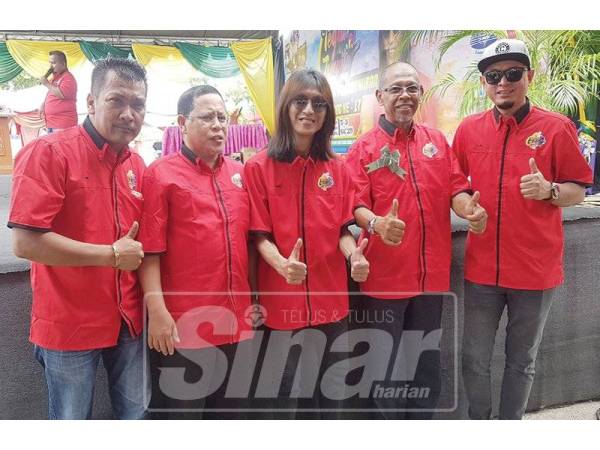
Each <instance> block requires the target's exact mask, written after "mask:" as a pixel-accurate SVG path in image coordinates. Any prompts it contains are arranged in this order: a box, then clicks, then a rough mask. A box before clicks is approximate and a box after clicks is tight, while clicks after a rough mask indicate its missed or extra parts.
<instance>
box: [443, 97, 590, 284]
mask: <svg viewBox="0 0 600 450" xmlns="http://www.w3.org/2000/svg"><path fill="white" fill-rule="evenodd" d="M452 147H453V150H454V152H455V154H456V156H457V158H458V160H459V162H460V165H461V167H462V170H463V171H464V173H465V174H466V175H468V176H470V177H471V187H472V189H473V190H474V191H479V192H480V193H481V200H480V204H481V205H482V206H483V207H484V208H485V209H486V211H487V213H488V221H487V229H486V231H485V233H483V234H481V235H475V234H472V233H469V235H468V237H467V242H466V256H465V278H466V279H467V280H469V281H471V282H473V283H478V284H485V285H495V286H502V287H506V288H511V289H530V290H541V289H549V288H553V287H556V286H558V285H559V284H561V283H562V282H563V278H564V275H563V267H562V258H563V229H562V212H561V208H560V207H557V206H555V205H553V204H552V203H550V201H543V200H542V201H540V200H526V199H525V198H523V196H522V195H521V189H520V183H521V177H522V176H524V175H527V174H529V173H531V169H530V167H529V159H530V158H534V159H535V162H536V164H537V167H538V169H539V170H540V171H541V172H542V174H543V175H544V178H545V179H546V180H548V181H552V182H556V183H564V182H573V183H578V184H581V185H584V186H585V185H591V183H592V171H591V169H590V167H589V166H588V164H587V162H586V161H585V159H584V158H583V156H582V155H581V152H580V150H579V144H578V139H577V132H576V130H575V126H574V124H573V122H572V121H571V120H570V119H568V118H567V117H565V116H563V115H561V114H557V113H553V112H549V111H545V110H543V109H541V108H537V107H535V106H534V107H530V105H529V102H527V104H526V105H524V106H523V107H522V108H521V109H520V110H519V111H517V112H516V113H515V115H514V116H511V117H508V118H506V117H503V116H501V115H500V113H499V112H498V110H497V109H495V108H494V109H491V110H489V111H486V112H483V113H480V114H475V115H472V116H470V117H467V118H466V119H465V120H464V121H463V122H462V123H461V124H460V126H459V127H458V130H457V131H456V135H455V136H454V142H453V144H452Z"/></svg>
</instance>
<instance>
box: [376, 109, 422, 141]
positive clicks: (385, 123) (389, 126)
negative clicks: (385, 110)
mask: <svg viewBox="0 0 600 450" xmlns="http://www.w3.org/2000/svg"><path fill="white" fill-rule="evenodd" d="M379 126H380V127H381V129H382V130H383V131H385V132H386V133H387V134H389V135H390V136H391V137H394V134H395V133H396V130H397V129H398V127H397V126H396V125H394V124H393V123H392V122H390V121H389V120H387V119H386V118H385V114H382V115H380V116H379ZM413 126H414V123H413V125H412V126H411V128H410V131H409V132H408V133H406V134H407V135H410V134H411V132H412V131H413ZM402 131H404V130H402Z"/></svg>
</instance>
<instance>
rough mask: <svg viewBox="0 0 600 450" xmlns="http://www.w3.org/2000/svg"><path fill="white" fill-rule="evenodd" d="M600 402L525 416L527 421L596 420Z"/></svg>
mask: <svg viewBox="0 0 600 450" xmlns="http://www.w3.org/2000/svg"><path fill="white" fill-rule="evenodd" d="M599 409H600V401H593V402H582V403H575V404H573V405H567V406H561V407H558V408H548V409H542V410H541V411H536V412H533V413H529V414H525V420H595V419H597V417H596V412H597V411H598V410H599Z"/></svg>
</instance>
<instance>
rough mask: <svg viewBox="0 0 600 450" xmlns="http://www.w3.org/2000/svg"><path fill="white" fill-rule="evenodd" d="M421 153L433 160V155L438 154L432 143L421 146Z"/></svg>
mask: <svg viewBox="0 0 600 450" xmlns="http://www.w3.org/2000/svg"><path fill="white" fill-rule="evenodd" d="M422 152H423V154H424V155H425V156H427V157H428V158H433V157H434V156H435V154H436V153H437V152H438V149H437V147H436V146H435V145H433V143H431V142H428V143H427V144H425V145H424V146H423V149H422Z"/></svg>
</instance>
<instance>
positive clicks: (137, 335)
mask: <svg viewBox="0 0 600 450" xmlns="http://www.w3.org/2000/svg"><path fill="white" fill-rule="evenodd" d="M146 92H147V83H146V72H145V70H144V69H143V67H141V66H140V65H139V64H138V63H136V62H135V61H132V60H127V59H119V58H108V59H105V60H102V61H100V62H98V64H97V65H96V67H95V68H94V71H93V73H92V86H91V93H90V94H89V95H88V98H87V106H88V117H87V118H86V119H85V122H84V123H83V124H82V125H81V126H79V127H73V128H70V129H69V130H65V131H64V132H62V133H56V134H52V135H48V136H44V137H42V138H40V139H37V140H35V141H33V142H32V143H30V144H28V145H27V146H25V147H24V148H23V149H22V150H21V151H20V152H19V154H18V156H17V158H16V162H15V172H14V176H13V187H12V198H11V208H10V215H9V222H8V226H9V227H10V228H12V230H13V251H14V253H15V254H16V255H17V256H18V257H20V258H25V259H28V260H30V261H31V266H32V267H31V284H32V290H33V307H32V309H33V310H32V314H31V333H30V341H31V342H32V343H33V344H34V354H35V357H36V359H37V360H38V361H39V363H40V364H41V366H42V368H43V370H44V375H45V377H46V383H47V386H48V405H49V412H48V416H49V418H50V419H86V418H88V419H89V418H91V413H92V401H93V394H94V384H95V380H96V370H97V367H98V362H99V360H100V359H102V362H103V365H104V367H105V368H106V370H107V373H108V383H109V392H110V397H111V401H112V408H113V413H114V416H115V417H116V418H119V419H140V418H143V417H144V416H145V410H146V405H145V404H144V399H145V398H146V397H148V390H147V389H148V386H147V384H145V383H146V381H147V377H145V376H144V373H143V367H144V364H143V359H142V355H143V351H142V350H143V342H142V339H141V333H142V293H141V290H140V286H139V283H138V280H137V276H136V274H135V272H134V271H135V270H136V269H137V268H138V266H139V265H140V263H141V261H142V258H143V256H144V252H143V250H142V246H141V244H140V243H139V242H137V241H136V240H135V239H136V234H137V230H138V221H139V219H140V216H141V213H142V202H143V200H142V194H141V193H140V191H141V187H140V183H141V180H142V176H143V174H144V162H143V160H142V159H141V157H140V156H139V155H138V154H136V153H133V152H131V151H130V150H129V148H128V144H129V142H131V141H132V140H133V139H134V138H135V137H136V136H137V135H138V133H139V132H140V129H141V127H142V123H143V121H144V115H145V112H146Z"/></svg>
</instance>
